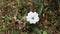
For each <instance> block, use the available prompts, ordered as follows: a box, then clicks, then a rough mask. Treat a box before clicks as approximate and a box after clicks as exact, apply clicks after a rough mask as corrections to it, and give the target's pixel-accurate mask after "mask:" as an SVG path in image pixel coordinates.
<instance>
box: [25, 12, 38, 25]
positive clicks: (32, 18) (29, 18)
mask: <svg viewBox="0 0 60 34" xmlns="http://www.w3.org/2000/svg"><path fill="white" fill-rule="evenodd" d="M26 20H27V21H28V22H30V24H32V23H33V24H35V23H36V22H38V21H39V17H38V13H36V12H29V13H28V16H26Z"/></svg>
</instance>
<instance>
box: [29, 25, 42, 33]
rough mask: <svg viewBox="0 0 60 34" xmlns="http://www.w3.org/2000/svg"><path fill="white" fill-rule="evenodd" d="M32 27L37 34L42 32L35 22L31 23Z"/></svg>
mask: <svg viewBox="0 0 60 34" xmlns="http://www.w3.org/2000/svg"><path fill="white" fill-rule="evenodd" d="M30 29H31V30H33V31H34V32H35V33H36V34H41V32H40V29H39V28H38V27H37V26H36V25H35V24H31V25H30Z"/></svg>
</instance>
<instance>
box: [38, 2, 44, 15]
mask: <svg viewBox="0 0 60 34" xmlns="http://www.w3.org/2000/svg"><path fill="white" fill-rule="evenodd" d="M43 8H44V5H43V3H42V2H41V3H40V6H39V9H38V14H39V15H41V14H42V11H43Z"/></svg>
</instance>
